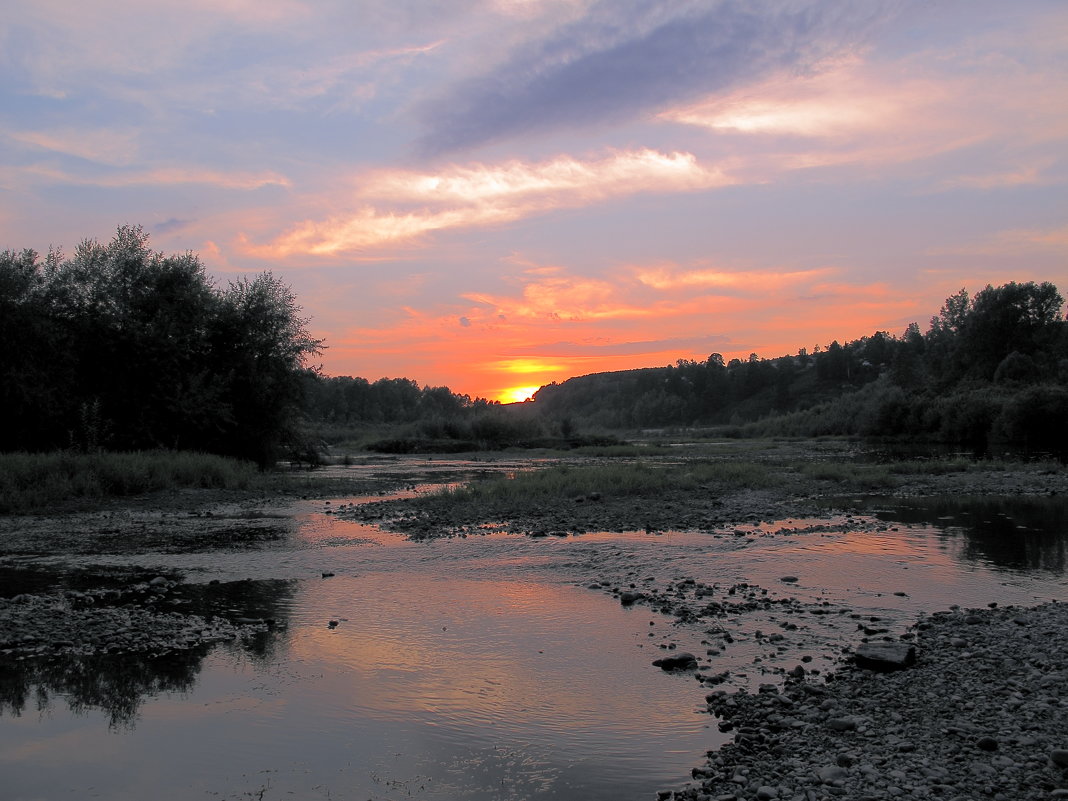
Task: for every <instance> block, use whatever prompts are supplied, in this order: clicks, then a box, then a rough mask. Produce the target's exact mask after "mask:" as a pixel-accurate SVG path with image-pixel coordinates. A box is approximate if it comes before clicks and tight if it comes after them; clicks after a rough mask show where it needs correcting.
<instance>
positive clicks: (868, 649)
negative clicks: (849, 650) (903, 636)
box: [854, 642, 916, 673]
mask: <svg viewBox="0 0 1068 801" xmlns="http://www.w3.org/2000/svg"><path fill="white" fill-rule="evenodd" d="M854 660H855V662H856V664H857V667H859V668H862V669H863V670H874V671H876V672H879V673H886V672H889V671H892V670H903V669H905V668H907V667H911V666H912V665H914V664H916V646H914V645H909V644H908V643H903V642H868V643H864V644H863V645H860V646H858V647H857V650H856V652H855V654H854Z"/></svg>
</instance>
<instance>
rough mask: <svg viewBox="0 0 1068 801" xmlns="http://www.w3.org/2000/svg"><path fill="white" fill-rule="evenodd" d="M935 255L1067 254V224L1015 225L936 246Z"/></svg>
mask: <svg viewBox="0 0 1068 801" xmlns="http://www.w3.org/2000/svg"><path fill="white" fill-rule="evenodd" d="M929 252H930V253H931V254H932V255H940V256H941V255H964V256H971V255H975V256H979V255H986V256H1009V255H1017V254H1027V253H1061V254H1063V255H1065V256H1068V224H1065V225H1060V226H1056V227H1050V228H1014V229H1010V230H1005V231H998V232H997V233H995V234H993V235H992V236H989V237H987V238H985V239H982V240H978V241H975V242H971V243H967V244H963V245H952V246H948V247H942V248H933V249H931V250H930V251H929Z"/></svg>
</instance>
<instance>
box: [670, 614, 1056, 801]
mask: <svg viewBox="0 0 1068 801" xmlns="http://www.w3.org/2000/svg"><path fill="white" fill-rule="evenodd" d="M903 642H904V643H915V649H916V654H917V658H916V661H915V663H914V664H913V665H912V666H910V667H904V668H902V669H898V670H893V671H889V672H880V671H874V670H867V669H860V668H858V667H857V666H856V665H847V666H844V667H842V668H841V669H840V670H838V671H837V672H835V673H833V674H831V675H830V676H829V677H828V678H827V680H826V681H819V682H816V681H812V680H811V677H805V676H803V675H798V676H796V677H795V676H790V677H788V678H787V680H786V683H785V685H784V686H783V687H779V686H777V685H766V686H763V687H761V691H760V692H757V693H728V692H725V691H717V692H714V693H712V694H710V695H709V696H708V706H709V711H710V712H712V713H713V714H715V715H717V716H719V717H720V718H721V724H720V726H721V728H722V729H725V730H733V731H734V732H735V733H736V734H735V738H734V741H733V742H732V743H729V744H728V745H726V746H724V747H723V748H722V749H720V750H719V751H718V752H715V753H713V754H710V756H709V760H708V763H707V765H705V766H704V767H702V768H697V769H695V770H694V777H695V779H696V780H697V781H696V782H695V786H694V787H691V788H688V789H686V790H683V791H676V792H674V793H673V794H672V793H663V794H662V797H668V796H673V797H674V798H676V799H692V800H693V801H707V799H716V801H742V800H743V799H744V800H745V801H749V799H760V800H761V801H769V800H770V799H789V800H790V801H816V800H817V799H834V798H848V799H856V800H857V801H882V799H894V798H938V799H952V800H953V801H965V800H966V799H967V800H971V799H986V798H990V799H995V801H1030V800H1031V799H1034V800H1035V801H1038V799H1043V800H1045V799H1054V798H1068V695H1066V691H1068V604H1063V603H1051V604H1045V605H1042V606H1038V607H1034V608H1029V609H1025V608H1011V607H1009V608H1003V609H982V610H953V611H947V612H942V613H937V614H934V615H932V616H930V617H927V618H925V619H923V620H921V621H920V622H919V623H918V624H917V625H916V626H915V627H914V628H913V630H912V631H910V632H909V633H907V634H906V635H905V636H904V639H903ZM798 673H799V674H800V673H801V671H798Z"/></svg>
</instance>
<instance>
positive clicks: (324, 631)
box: [292, 575, 679, 734]
mask: <svg viewBox="0 0 1068 801" xmlns="http://www.w3.org/2000/svg"><path fill="white" fill-rule="evenodd" d="M308 592H309V593H310V594H311V595H310V597H308V598H306V599H304V600H303V601H302V605H306V606H307V607H309V608H321V609H333V610H336V613H337V614H336V616H335V617H334V618H333V619H335V620H338V621H339V624H338V626H337V627H336V628H334V629H330V628H328V627H327V621H325V620H324V621H323V623H322V625H320V626H317V627H312V628H302V629H301V630H300V631H299V632H298V634H297V636H295V637H294V639H293V641H292V656H293V658H294V659H297V660H299V661H301V662H304V663H310V664H314V665H317V666H320V665H321V667H322V672H323V676H324V679H323V680H324V681H325V682H327V683H328V684H329V686H330V688H331V690H330V691H331V692H332V693H335V694H336V696H337V702H338V704H340V705H347V706H350V707H351V708H353V709H358V710H359V713H360V714H361V715H368V716H371V717H375V716H382V717H385V718H397V717H403V716H411V715H415V716H417V717H424V716H425V717H426V718H427V719H429V720H433V721H436V724H438V725H440V724H445V725H469V724H471V723H477V724H478V725H486V724H487V723H489V724H492V725H501V726H504V727H507V728H515V729H517V730H522V729H525V728H528V727H533V728H535V729H548V730H550V731H563V730H583V729H588V730H589V731H590V732H591V733H594V734H596V732H597V730H598V729H603V726H604V720H605V719H606V716H608V717H609V718H612V717H617V718H618V720H620V721H621V725H622V726H624V727H626V726H628V725H633V726H635V734H637V729H638V727H639V726H640V725H648V726H654V727H655V725H656V723H657V718H658V716H661V718H662V719H661V720H660V723H662V724H663V725H677V717H678V703H679V701H678V686H677V685H676V684H675V683H674V682H672V681H665V679H664V677H663V675H662V674H660V673H659V672H658V671H653V670H651V669H650V667H649V664H650V662H651V661H652V659H653V658H655V656H654V654H653V653H652V652H651V651H650V652H647V651H645V650H643V649H641V648H636V647H635V645H634V640H635V638H636V637H637V636H638V635H639V634H641V636H643V637H644V636H645V635H646V631H645V630H643V629H641V626H642V625H645V626H646V627H647V623H646V621H645V619H644V617H643V618H642V619H641V620H638V618H637V616H636V615H634V614H632V613H630V612H628V611H626V610H622V609H621V608H620V607H619V605H618V603H617V602H614V601H613V600H612V599H610V598H606V597H604V596H599V595H595V594H593V593H590V592H589V591H588V590H581V589H578V588H574V587H569V586H553V585H544V584H532V583H528V582H518V581H516V582H511V581H489V580H486V581H480V580H470V579H451V580H448V581H443V580H440V579H439V580H426V579H424V578H422V577H415V576H409V577H406V578H405V586H403V587H399V586H397V582H396V579H395V578H394V577H390V576H385V575H375V576H369V577H366V578H365V577H360V578H357V579H353V580H352V581H351V582H348V581H335V580H332V581H331V582H323V583H321V584H319V583H316V584H313V585H311V586H309V587H308ZM642 644H643V645H644V641H643V642H642ZM643 675H644V676H645V677H646V678H648V679H649V681H648V683H646V682H644V681H641V680H640V679H639V680H636V679H635V677H636V676H638V677H641V676H643ZM657 694H660V695H661V696H662V700H664V703H659V704H658V703H657V700H656V696H657ZM650 696H652V698H650ZM672 696H673V697H674V701H673V702H670V703H668V702H667V699H668V698H669V697H672ZM636 709H641V710H642V712H641V719H642V721H644V723H639V722H638V721H636V720H635V721H632V722H631V723H628V721H631V719H632V718H634V716H635V712H634V710H636Z"/></svg>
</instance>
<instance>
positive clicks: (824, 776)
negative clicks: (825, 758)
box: [816, 765, 849, 784]
mask: <svg viewBox="0 0 1068 801" xmlns="http://www.w3.org/2000/svg"><path fill="white" fill-rule="evenodd" d="M816 775H817V776H819V777H820V781H821V782H823V783H824V784H830V783H831V782H836V781H840V780H842V779H847V778H849V771H847V770H846V769H845V768H840V767H838V766H837V765H827V766H826V767H824V768H820V769H819V770H818V771H817V772H816Z"/></svg>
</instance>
